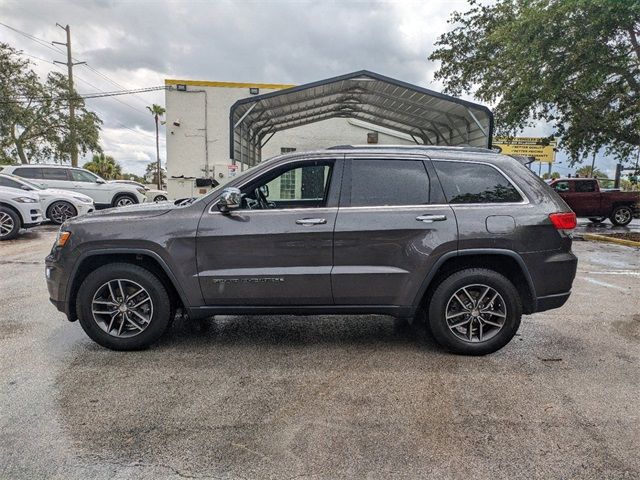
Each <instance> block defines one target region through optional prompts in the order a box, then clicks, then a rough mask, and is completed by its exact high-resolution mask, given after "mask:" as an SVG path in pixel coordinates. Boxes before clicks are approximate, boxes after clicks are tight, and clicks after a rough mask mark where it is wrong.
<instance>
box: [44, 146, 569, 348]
mask: <svg viewBox="0 0 640 480" xmlns="http://www.w3.org/2000/svg"><path fill="white" fill-rule="evenodd" d="M575 226H576V216H575V214H574V213H573V212H572V211H571V209H570V208H569V207H568V206H567V204H566V203H565V202H564V201H563V200H562V199H561V198H560V197H559V196H558V195H557V194H556V193H555V192H554V191H553V190H552V189H550V188H549V187H548V186H547V185H546V184H545V183H544V182H543V181H542V180H540V179H539V178H538V177H537V176H536V175H535V174H534V173H533V172H531V171H530V170H529V169H527V167H525V166H524V165H521V164H520V163H518V162H517V161H516V160H514V159H513V158H511V157H507V156H503V155H498V154H495V153H493V152H491V151H489V150H485V149H479V148H462V147H455V148H446V147H414V146H411V147H407V148H403V147H384V148H382V147H378V148H369V147H339V148H336V149H330V150H325V151H318V152H300V153H295V154H291V155H283V156H279V157H276V158H274V159H272V160H269V161H266V162H262V163H260V164H259V165H257V166H255V167H253V168H252V169H250V170H247V171H246V172H245V173H244V174H242V175H240V176H238V177H236V178H234V179H233V180H232V181H231V182H229V183H228V184H227V185H226V187H225V188H223V189H219V190H214V191H212V192H211V193H210V194H208V195H205V196H204V197H201V198H199V199H197V200H195V201H194V202H191V203H189V204H187V205H184V206H181V205H178V204H176V202H174V203H172V202H162V203H152V204H147V205H139V206H136V207H131V208H122V209H113V210H108V211H105V212H98V213H96V214H93V215H91V216H90V218H89V217H85V218H82V217H80V218H77V219H72V220H70V221H69V222H67V223H66V224H65V225H64V227H63V228H62V229H61V231H60V233H59V236H58V238H57V240H56V242H55V244H54V246H53V248H52V250H51V253H50V255H49V256H48V257H47V259H46V270H45V275H46V278H47V285H48V288H49V296H50V299H51V301H52V303H53V304H54V305H55V306H56V307H57V308H58V309H59V310H60V311H62V312H64V313H65V314H66V315H67V318H68V319H69V320H70V321H74V320H79V321H80V324H81V326H82V328H83V329H84V330H85V332H86V333H87V334H88V335H89V336H90V337H91V338H92V339H93V340H94V341H96V342H98V343H99V344H100V345H103V346H105V347H108V348H113V349H116V350H133V349H139V348H144V347H147V346H149V345H150V344H152V343H153V342H155V341H157V340H158V339H159V338H160V336H161V335H162V334H163V333H164V332H165V331H166V330H167V327H168V326H169V324H170V322H171V321H172V319H173V317H174V315H175V312H176V310H177V309H182V310H183V311H184V312H185V313H187V315H188V317H189V318H191V319H196V318H205V317H209V316H212V315H217V314H234V315H235V314H239V315H243V314H265V313H269V314H296V315H305V314H307V315H309V314H319V313H324V314H330V313H333V314H338V313H339V314H347V313H352V314H361V313H377V314H387V315H394V316H396V317H399V318H403V319H407V320H409V319H415V321H418V322H427V324H428V326H429V328H430V330H431V331H432V332H433V335H434V337H435V339H436V340H437V341H438V342H439V343H440V344H441V345H443V346H444V347H446V348H447V349H449V350H451V351H453V352H456V353H461V354H468V355H483V354H487V353H491V352H494V351H496V350H498V349H500V348H502V347H503V346H504V345H506V344H507V343H508V342H509V341H510V340H511V338H513V336H514V335H515V333H516V332H517V330H518V327H519V325H520V319H521V316H522V314H531V313H534V312H541V311H544V310H549V309H553V308H558V307H561V306H562V305H563V304H564V303H565V302H566V301H567V299H568V298H569V295H570V293H571V285H572V282H573V279H574V277H575V273H576V266H577V259H576V257H575V256H574V255H573V253H572V252H571V242H572V237H571V230H572V229H573V228H575Z"/></svg>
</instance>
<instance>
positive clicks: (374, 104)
mask: <svg viewBox="0 0 640 480" xmlns="http://www.w3.org/2000/svg"><path fill="white" fill-rule="evenodd" d="M335 117H342V118H354V119H358V120H362V121H365V122H368V123H370V124H373V125H376V126H379V127H385V128H389V129H391V130H395V131H397V132H401V133H405V134H407V135H410V136H411V137H412V138H413V140H414V141H415V142H416V143H417V144H425V145H454V146H460V145H465V146H474V147H484V148H491V138H492V135H493V114H492V113H491V111H490V110H489V109H488V108H487V107H485V106H483V105H478V104H475V103H472V102H468V101H465V100H461V99H458V98H455V97H451V96H449V95H444V94H442V93H439V92H435V91H432V90H428V89H426V88H422V87H418V86H416V85H411V84H409V83H406V82H402V81H400V80H395V79H393V78H389V77H385V76H383V75H379V74H377V73H373V72H369V71H367V70H361V71H358V72H354V73H349V74H347V75H341V76H338V77H333V78H328V79H326V80H320V81H317V82H313V83H308V84H306V85H300V86H298V87H293V88H287V89H285V90H280V91H277V92H271V93H266V94H263V95H256V96H252V97H249V98H244V99H242V100H238V101H237V102H236V103H234V104H233V106H232V107H231V111H230V114H229V123H230V132H229V137H230V138H229V143H230V145H229V146H230V156H231V160H232V161H233V163H236V162H241V163H242V165H243V166H253V165H255V164H256V163H258V162H260V160H261V149H262V147H263V146H264V145H265V144H266V143H267V142H268V141H269V139H270V138H271V137H272V136H273V135H274V134H275V133H276V132H278V131H281V130H287V129H289V128H295V127H298V126H301V125H307V124H309V123H313V122H319V121H322V120H326V119H329V118H335ZM337 143H339V140H337ZM329 146H330V145H327V147H329Z"/></svg>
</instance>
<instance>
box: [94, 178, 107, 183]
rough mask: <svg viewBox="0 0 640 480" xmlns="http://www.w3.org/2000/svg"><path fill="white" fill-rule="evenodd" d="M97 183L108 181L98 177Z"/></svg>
mask: <svg viewBox="0 0 640 480" xmlns="http://www.w3.org/2000/svg"><path fill="white" fill-rule="evenodd" d="M96 183H107V182H106V181H105V180H103V179H102V178H96Z"/></svg>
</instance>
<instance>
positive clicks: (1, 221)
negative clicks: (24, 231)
mask: <svg viewBox="0 0 640 480" xmlns="http://www.w3.org/2000/svg"><path fill="white" fill-rule="evenodd" d="M14 228H15V223H13V218H11V215H9V214H8V213H5V212H0V237H5V236H7V235H9V234H10V233H11V232H12V231H13V229H14Z"/></svg>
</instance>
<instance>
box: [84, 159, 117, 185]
mask: <svg viewBox="0 0 640 480" xmlns="http://www.w3.org/2000/svg"><path fill="white" fill-rule="evenodd" d="M83 168H86V169H87V170H89V171H90V172H93V173H95V174H96V175H100V176H101V177H102V178H104V179H105V180H116V179H118V178H120V176H121V174H122V167H120V164H119V163H118V162H116V161H115V159H114V158H113V157H110V156H109V155H105V154H104V153H98V154H95V155H94V156H93V158H92V159H91V161H90V162H87V163H85V164H84V165H83Z"/></svg>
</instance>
